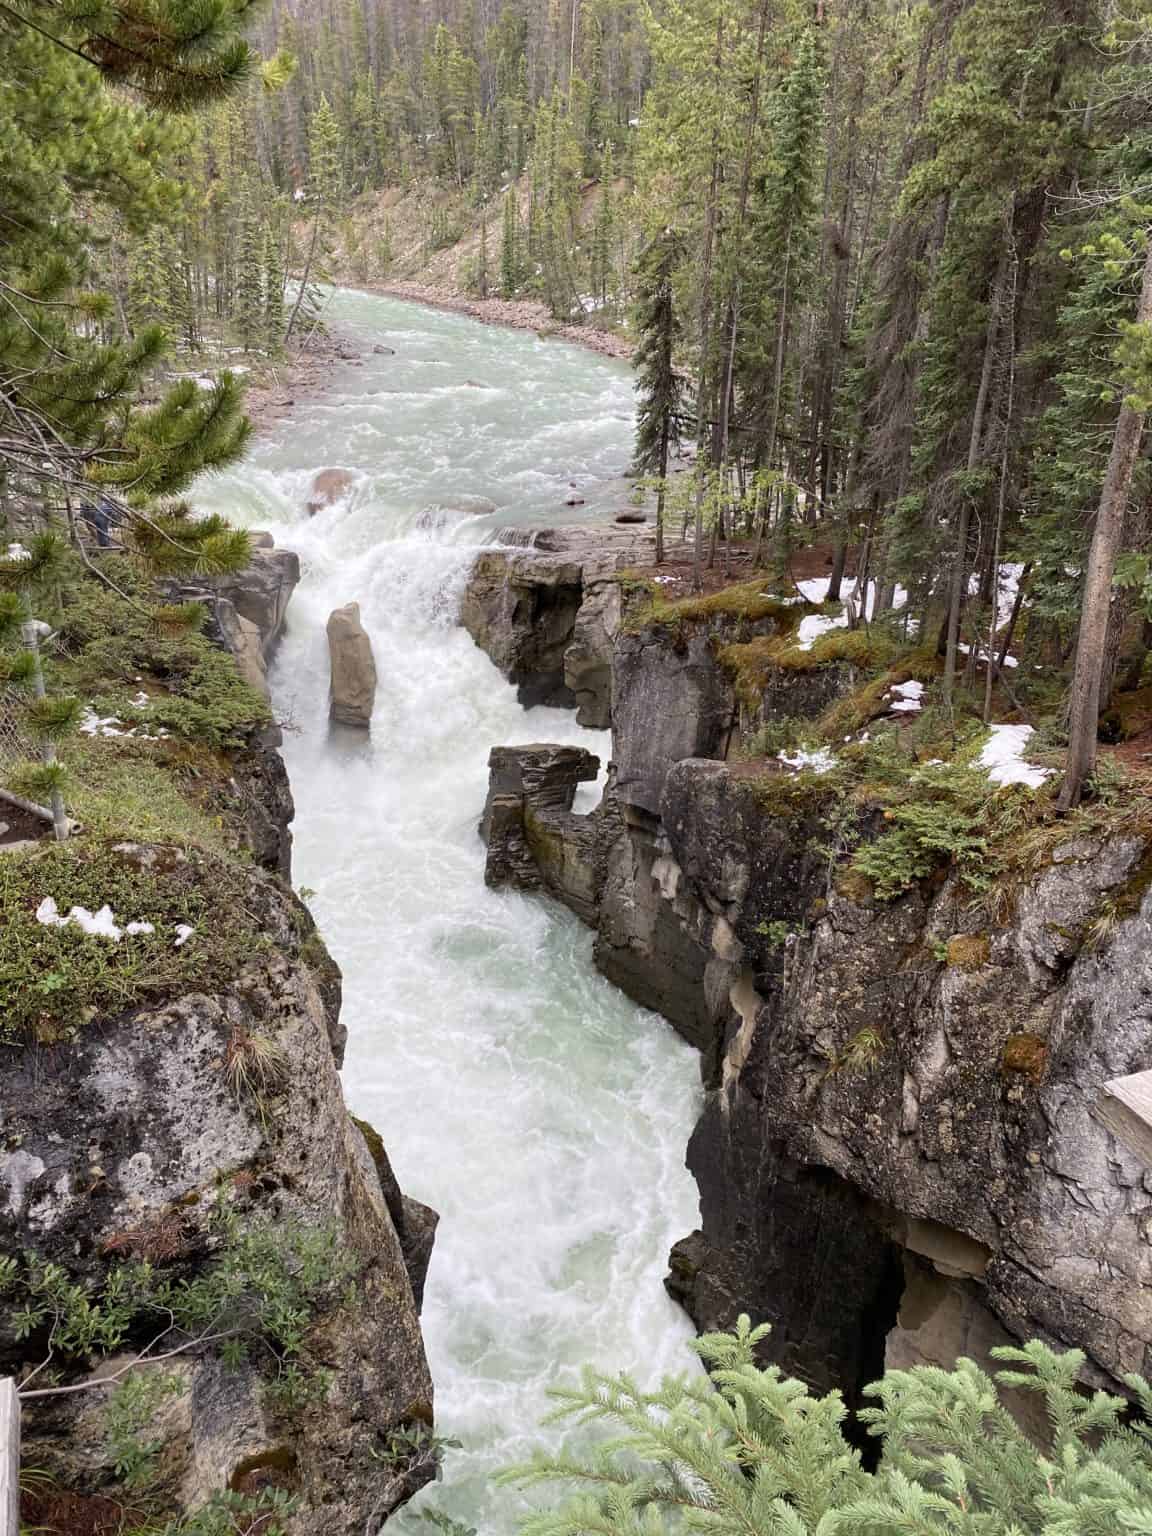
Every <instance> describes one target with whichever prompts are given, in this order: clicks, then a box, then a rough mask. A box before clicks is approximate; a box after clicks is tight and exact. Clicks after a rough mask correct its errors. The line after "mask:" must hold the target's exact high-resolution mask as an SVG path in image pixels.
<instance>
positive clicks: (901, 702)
mask: <svg viewBox="0 0 1152 1536" xmlns="http://www.w3.org/2000/svg"><path fill="white" fill-rule="evenodd" d="M888 692H889V693H890V694H895V695H896V699H895V702H894V703H892V704H890V705H889V706H888V708H889V711H890V712H891V713H892V714H894V715H916V714H919V712H920V711H921V710H922V709H923V708H924V684H923V683H920V682H917V681H916V679H915V678H913V679H912V680H911V681H910V682H907V683H895V684H893V686H892V687H891V688H889V690H888Z"/></svg>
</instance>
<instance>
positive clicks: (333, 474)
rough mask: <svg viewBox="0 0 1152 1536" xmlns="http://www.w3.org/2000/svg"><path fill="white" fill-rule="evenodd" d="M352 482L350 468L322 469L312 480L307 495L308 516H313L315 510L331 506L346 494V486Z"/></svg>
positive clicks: (319, 510) (321, 510) (315, 512)
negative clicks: (310, 488)
mask: <svg viewBox="0 0 1152 1536" xmlns="http://www.w3.org/2000/svg"><path fill="white" fill-rule="evenodd" d="M351 484H352V471H351V470H350V469H322V470H320V472H319V473H318V474H317V476H316V478H315V479H314V480H313V482H312V491H311V494H310V495H309V497H308V502H307V507H308V516H309V517H315V516H316V514H317V512H323V510H324V508H325V507H331V506H333V505H334V504H335V503H336V502H338V501H339V500H340V498H341V497H342V496H345V495H347V493H348V488H349V486H350V485H351Z"/></svg>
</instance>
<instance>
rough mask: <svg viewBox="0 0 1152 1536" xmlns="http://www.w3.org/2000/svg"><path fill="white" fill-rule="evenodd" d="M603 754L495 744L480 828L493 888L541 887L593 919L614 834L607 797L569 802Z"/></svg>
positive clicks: (592, 775)
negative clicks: (587, 810) (580, 808)
mask: <svg viewBox="0 0 1152 1536" xmlns="http://www.w3.org/2000/svg"><path fill="white" fill-rule="evenodd" d="M599 771H600V759H599V758H598V757H596V756H594V755H593V754H592V753H591V752H585V751H584V749H583V748H582V747H554V746H524V747H494V748H493V750H492V753H491V755H490V757H489V759H488V774H489V780H488V783H489V787H488V799H487V802H486V804H485V807H484V815H483V818H482V820H481V824H480V835H481V837H482V838H483V839H484V841H485V843H486V844H487V846H488V858H487V862H486V864H485V869H484V878H485V881H486V882H487V884H488V885H491V886H493V887H500V886H513V887H515V888H516V889H518V890H529V891H532V890H545V891H547V892H548V893H549V894H550V895H552V896H555V897H556V898H557V899H558V900H560V901H562V902H564V904H565V906H568V907H571V908H572V910H573V911H574V912H575V913H576V915H577V916H578V917H580V918H582V919H583V920H584V921H585V922H586V923H595V921H596V914H597V911H598V910H599V903H600V896H601V892H602V890H603V886H604V881H605V878H606V875H607V860H608V854H609V850H610V849H611V847H612V845H613V844H614V843H615V842H616V840H617V836H618V833H619V820H618V818H617V817H616V815H615V802H614V799H613V798H612V796H608V797H607V799H606V800H605V801H604V802H603V803H602V804H601V805H600V806H599V807H598V808H597V809H596V810H595V811H593V812H592V813H591V814H589V815H576V814H574V813H573V810H572V806H573V802H574V800H575V798H576V791H577V789H578V788H579V786H580V785H581V784H584V783H588V782H590V781H593V780H595V779H596V777H597V775H598V774H599Z"/></svg>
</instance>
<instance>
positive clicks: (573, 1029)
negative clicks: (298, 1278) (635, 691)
mask: <svg viewBox="0 0 1152 1536" xmlns="http://www.w3.org/2000/svg"><path fill="white" fill-rule="evenodd" d="M333 315H334V323H335V324H337V325H338V327H339V329H340V330H341V331H342V332H343V333H344V334H349V335H351V336H352V337H353V338H354V339H355V340H356V341H357V342H358V344H359V345H361V346H362V347H364V348H365V349H370V348H371V346H372V345H373V344H386V345H387V346H388V347H391V348H393V349H394V355H388V354H376V353H373V352H371V351H370V350H366V351H365V353H364V363H363V366H361V367H354V366H346V367H344V368H343V370H342V371H341V373H340V374H339V376H338V377H337V379H336V380H335V383H334V387H333V390H332V392H330V393H328V394H326V395H325V396H324V397H323V398H321V399H317V400H315V401H313V402H310V403H305V404H303V405H301V406H300V407H299V408H298V409H297V410H296V412H295V414H294V415H293V417H292V418H291V419H290V420H288V421H285V422H284V423H283V424H281V425H280V426H279V427H278V428H276V429H275V430H274V431H273V432H272V433H271V434H270V435H268V436H266V437H264V438H263V439H262V440H261V441H260V442H259V443H258V444H257V446H256V447H255V449H254V450H253V453H252V455H251V457H250V458H249V460H247V461H246V462H245V463H244V464H243V465H241V466H240V467H239V469H237V470H235V471H232V472H230V473H228V474H227V475H222V476H217V477H214V478H213V479H211V480H209V481H207V482H205V483H204V484H203V485H202V486H201V488H200V489H199V491H198V494H197V497H196V500H197V504H198V505H200V506H202V507H205V508H211V509H212V510H221V511H224V512H226V513H228V514H229V515H230V516H232V517H233V518H234V519H235V520H236V521H238V522H241V523H243V524H245V525H248V526H252V527H263V528H268V529H270V530H271V531H272V533H273V534H274V535H275V538H276V541H277V543H278V544H279V545H281V546H286V547H290V548H293V549H296V550H298V551H299V553H300V556H301V560H302V564H303V570H304V577H303V580H302V583H301V585H300V587H299V589H298V590H297V592H296V595H295V597H294V598H293V601H292V607H291V610H290V613H289V621H288V626H287V632H286V635H285V638H284V641H283V643H282V647H281V649H280V652H279V654H278V657H277V660H276V663H275V667H274V671H273V678H272V683H273V695H274V703H275V706H276V709H277V713H278V714H279V716H280V717H281V718H282V719H283V720H284V722H285V726H286V731H285V745H284V755H285V758H286V761H287V764H288V769H289V773H290V775H291V780H292V789H293V793H294V795H295V798H296V807H297V818H296V825H295V832H296V850H295V868H294V874H295V879H296V881H297V883H298V885H299V886H300V887H302V888H306V890H307V892H308V894H307V900H308V903H309V905H310V907H311V909H312V911H313V913H314V914H315V916H316V919H317V921H318V923H319V925H320V928H321V931H322V932H323V934H324V937H325V939H326V941H327V943H328V945H329V947H330V949H331V950H332V953H333V954H334V955H335V957H336V959H337V960H338V961H339V963H340V965H341V967H342V968H343V971H344V982H345V988H344V1019H345V1022H346V1023H347V1026H348V1031H349V1043H348V1055H347V1060H346V1063H345V1069H344V1087H345V1093H346V1096H347V1099H348V1102H349V1105H350V1107H351V1109H352V1110H353V1112H354V1113H356V1114H358V1115H361V1116H363V1117H364V1118H366V1119H368V1120H370V1121H371V1122H372V1124H373V1125H375V1127H376V1128H377V1129H378V1130H379V1132H380V1134H381V1136H382V1137H383V1139H384V1143H385V1145H386V1146H387V1148H388V1151H389V1154H390V1156H391V1159H392V1163H393V1166H394V1168H395V1170H396V1174H397V1176H398V1178H399V1181H400V1184H401V1187H402V1188H403V1189H404V1190H405V1191H406V1192H407V1193H408V1194H410V1195H413V1196H415V1197H416V1198H417V1199H420V1200H424V1201H426V1202H427V1203H428V1204H430V1205H432V1206H435V1207H436V1209H437V1210H439V1211H440V1213H441V1216H442V1221H441V1225H440V1230H439V1234H438V1237H437V1242H436V1248H435V1252H434V1254H433V1258H432V1266H431V1270H430V1273H429V1278H428V1285H427V1290H426V1295H425V1307H424V1317H423V1324H424V1334H425V1339H426V1342H427V1346H428V1352H429V1357H430V1362H431V1367H432V1374H433V1378H434V1381H435V1384H436V1417H437V1432H438V1433H439V1434H441V1435H446V1436H451V1437H453V1438H455V1439H458V1440H460V1441H461V1442H462V1443H463V1449H462V1450H457V1451H451V1452H449V1453H448V1456H447V1459H446V1465H445V1475H444V1481H443V1483H442V1484H440V1485H438V1486H434V1487H433V1488H432V1489H430V1490H428V1491H427V1492H426V1493H424V1494H422V1495H421V1496H420V1498H419V1499H417V1500H416V1501H415V1503H414V1504H413V1505H412V1507H411V1509H410V1511H409V1512H407V1513H406V1514H405V1515H403V1516H402V1517H401V1519H400V1522H399V1523H400V1524H401V1525H406V1526H408V1527H410V1528H414V1527H415V1526H416V1525H419V1526H420V1527H421V1528H422V1529H427V1526H426V1525H425V1524H424V1522H423V1521H420V1520H419V1519H418V1513H419V1509H420V1506H421V1505H422V1504H432V1505H435V1506H436V1507H438V1508H441V1509H443V1510H445V1511H446V1512H447V1513H449V1514H451V1515H452V1516H454V1517H455V1518H457V1519H459V1520H462V1521H464V1522H465V1523H466V1524H468V1525H470V1526H475V1527H477V1528H478V1529H479V1530H480V1531H481V1532H482V1533H483V1536H488V1533H504V1532H510V1531H511V1530H512V1529H514V1525H515V1516H516V1512H517V1510H518V1508H520V1507H521V1496H520V1495H518V1494H516V1493H514V1492H511V1491H509V1490H497V1489H494V1488H492V1486H491V1482H490V1478H491V1474H492V1472H493V1471H494V1470H496V1469H498V1468H499V1467H501V1466H503V1465H506V1464H507V1463H508V1462H509V1461H514V1460H517V1459H520V1458H523V1457H525V1456H526V1455H527V1453H528V1451H529V1449H530V1448H531V1447H532V1446H533V1445H534V1444H538V1443H540V1440H541V1434H540V1432H539V1431H538V1428H537V1425H538V1420H539V1418H540V1416H541V1413H542V1412H543V1411H544V1410H545V1408H546V1403H545V1398H544V1391H545V1388H546V1386H547V1385H548V1384H549V1383H550V1382H551V1381H553V1380H554V1379H556V1378H557V1377H558V1376H561V1375H563V1374H564V1373H569V1374H571V1372H572V1370H573V1369H574V1368H575V1367H578V1366H579V1365H580V1364H582V1363H583V1362H585V1361H591V1362H594V1363H596V1364H598V1365H602V1366H607V1367H613V1368H615V1367H620V1368H627V1369H629V1370H632V1371H634V1372H636V1374H637V1375H639V1376H640V1377H641V1378H652V1379H655V1378H658V1377H659V1376H660V1375H661V1374H662V1373H663V1372H665V1371H668V1370H679V1369H684V1368H687V1366H688V1364H689V1358H690V1357H689V1356H688V1353H687V1351H686V1350H685V1349H684V1340H685V1338H687V1337H688V1336H689V1334H690V1328H689V1325H688V1323H687V1320H686V1319H685V1318H684V1317H683V1315H682V1314H681V1313H680V1311H679V1309H678V1308H676V1307H675V1306H674V1305H673V1304H672V1303H671V1302H670V1301H669V1300H668V1299H667V1297H666V1296H665V1294H664V1292H663V1289H662V1285H661V1279H662V1276H663V1273H664V1270H665V1261H666V1257H667V1252H668V1248H669V1246H670V1245H671V1243H672V1242H673V1240H674V1239H676V1238H677V1237H680V1236H682V1235H683V1234H684V1233H685V1232H686V1231H688V1230H690V1229H691V1228H692V1227H693V1226H695V1225H696V1197H695V1189H694V1186H693V1184H692V1181H691V1179H690V1178H689V1176H688V1174H687V1172H686V1171H685V1169H684V1167H683V1159H684V1149H685V1145H686V1142H687V1138H688V1134H689V1130H690V1128H691V1125H692V1121H693V1118H694V1114H695V1110H696V1104H697V1098H698V1093H699V1088H698V1065H697V1060H696V1056H695V1053H694V1052H693V1051H691V1050H690V1049H689V1048H688V1047H686V1046H685V1045H683V1044H682V1043H681V1042H680V1041H679V1040H678V1038H677V1037H676V1036H675V1035H674V1034H673V1032H672V1030H671V1029H670V1028H669V1027H668V1026H667V1025H666V1024H665V1023H664V1022H663V1021H661V1020H660V1019H659V1018H657V1017H655V1016H654V1015H652V1014H649V1013H645V1012H644V1011H642V1010H640V1009H638V1008H635V1007H634V1006H632V1005H631V1004H630V1003H629V1002H628V1001H627V1000H626V999H625V998H624V997H623V996H622V995H621V994H620V993H618V992H616V991H615V990H614V989H613V988H612V987H610V986H609V985H608V983H607V982H605V981H604V980H603V979H602V978H601V977H600V976H599V975H597V973H596V972H595V971H594V969H593V967H592V959H591V948H592V941H591V935H590V933H589V932H588V931H587V930H586V929H584V928H583V927H582V926H581V925H580V924H579V923H578V922H577V921H576V919H575V918H574V917H572V916H571V915H570V914H569V913H567V912H566V911H563V910H561V909H559V908H557V907H555V906H553V905H551V904H548V903H545V902H544V901H542V900H539V899H535V898H530V897H526V896H523V895H520V894H517V893H511V892H499V893H498V892H493V891H489V890H487V889H486V888H485V886H484V881H483V849H482V847H481V845H480V842H479V840H478V838H477V835H476V822H477V819H478V817H479V813H480V810H481V807H482V805H483V801H484V793H485V786H486V776H487V775H486V763H487V755H488V750H489V748H490V747H491V746H493V745H496V744H498V743H515V742H527V741H538V740H546V741H560V742H572V743H578V744H580V745H583V746H587V747H589V748H590V749H591V750H592V751H594V752H598V753H599V754H600V755H601V757H602V758H606V757H607V754H608V751H609V748H610V742H609V737H608V735H607V733H605V732H594V731H586V730H582V729H580V728H578V727H577V726H576V725H575V723H574V719H573V716H572V715H571V713H569V712H567V711H564V710H556V709H533V710H529V711H525V710H523V709H521V708H520V706H519V705H518V704H517V702H516V697H515V692H514V690H513V689H512V688H510V687H509V686H508V685H507V684H506V683H505V682H504V680H503V679H502V678H501V677H500V675H499V673H498V672H497V671H496V669H495V668H494V667H493V666H492V664H491V663H490V662H489V661H488V659H487V657H485V656H484V655H483V654H482V653H481V652H480V651H479V650H477V648H476V647H475V646H474V645H473V643H472V641H471V639H470V638H469V637H468V635H467V634H466V633H465V632H464V631H463V630H462V629H460V628H459V627H458V626H457V625H456V624H455V612H456V605H457V602H458V598H459V593H460V589H461V586H462V584H463V582H464V580H465V578H466V576H467V572H468V569H469V565H470V563H471V560H472V558H473V555H474V553H475V550H476V548H478V547H479V546H480V545H482V544H483V543H484V542H485V541H488V540H490V539H491V538H492V537H493V536H494V534H495V530H496V529H497V528H499V527H501V526H505V525H520V526H527V525H528V524H530V523H532V522H534V521H535V522H546V521H549V520H554V521H557V522H570V521H572V520H573V518H576V517H586V518H589V519H592V518H595V517H597V516H602V515H603V509H604V508H605V507H607V506H611V505H615V504H616V503H617V502H618V501H619V500H621V496H620V492H619V488H618V486H616V485H615V484H614V483H613V481H614V479H615V477H618V476H619V475H620V474H621V473H622V471H623V469H624V468H625V466H626V464H627V461H628V456H629V452H630V449H631V437H632V430H633V429H632V420H633V403H632V393H631V381H630V377H629V374H628V371H627V370H626V369H625V368H624V367H623V366H622V365H621V364H619V363H614V362H612V361H610V360H607V359H604V358H600V357H596V356H594V355H592V354H591V353H585V352H583V351H579V350H577V349H575V348H571V347H565V346H562V345H559V344H556V343H552V342H544V341H541V340H539V339H538V338H536V337H534V336H532V335H531V334H526V333H520V332H509V331H503V330H497V329H495V328H491V327H486V326H483V325H480V324H478V323H476V322H474V321H471V320H468V319H465V318H463V317H460V316H455V315H445V314H441V313H436V312H432V311H426V310H420V309H416V308H413V307H411V306H409V305H405V304H401V303H400V302H399V301H396V300H389V299H383V298H376V297H369V296H366V295H358V294H339V295H338V296H337V299H336V301H335V306H334V310H333ZM326 466H339V467H343V468H347V469H350V470H352V471H353V474H354V477H355V478H354V482H353V485H352V488H351V491H350V493H349V494H348V496H347V497H346V498H345V499H344V500H342V501H341V502H339V503H337V504H336V505H334V506H332V507H330V508H327V509H326V510H324V511H323V512H321V513H319V514H318V515H317V516H316V517H315V518H313V519H311V520H309V519H308V518H307V517H306V515H305V513H304V510H303V507H304V502H305V500H306V498H307V491H308V487H309V485H310V483H311V478H312V476H313V474H314V473H315V471H316V470H318V469H320V468H323V467H326ZM572 480H575V481H576V482H577V486H578V488H579V492H580V494H581V495H582V496H583V497H584V501H585V505H584V506H583V507H581V508H580V509H579V511H578V512H572V511H570V510H569V509H567V508H566V507H565V506H564V502H565V499H566V495H567V493H568V491H569V489H570V482H571V481H572ZM461 498H472V499H471V500H464V501H462V500H461ZM479 498H483V499H484V500H480V499H479ZM489 503H495V505H496V508H497V510H496V511H495V512H492V511H491V510H485V508H486V506H487V505H488V504H489ZM353 600H355V601H358V602H359V603H360V605H361V612H362V616H363V620H364V624H365V627H366V628H367V630H368V632H369V634H370V636H371V639H372V643H373V647H374V650H375V655H376V664H377V669H378V673H379V686H378V690H377V702H376V712H375V716H374V720H373V728H372V734H371V740H370V742H367V741H363V740H359V739H356V738H352V739H349V738H348V737H347V736H344V735H340V736H332V735H330V733H329V730H328V723H327V689H328V676H327V652H326V643H325V636H324V624H325V621H326V619H327V616H328V613H329V612H330V611H331V610H332V609H333V608H334V607H337V606H338V605H340V604H343V603H346V602H349V601H353ZM549 1434H551V1435H555V1431H550V1432H549ZM533 1497H538V1495H536V1496H533Z"/></svg>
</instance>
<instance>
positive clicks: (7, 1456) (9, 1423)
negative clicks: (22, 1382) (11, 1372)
mask: <svg viewBox="0 0 1152 1536" xmlns="http://www.w3.org/2000/svg"><path fill="white" fill-rule="evenodd" d="M0 1536H20V1399H19V1398H18V1397H17V1396H16V1383H15V1382H14V1381H13V1380H12V1378H11V1376H3V1377H0Z"/></svg>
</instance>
